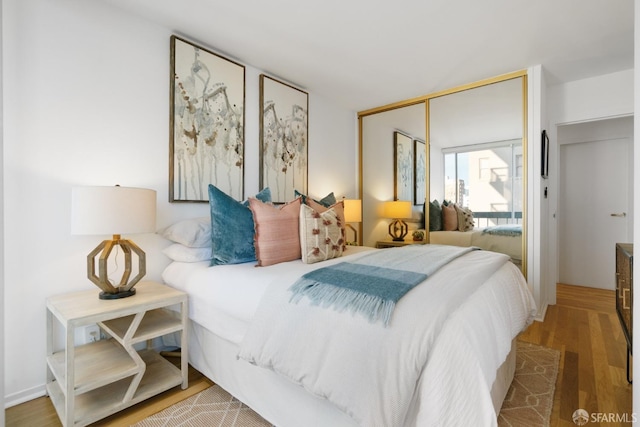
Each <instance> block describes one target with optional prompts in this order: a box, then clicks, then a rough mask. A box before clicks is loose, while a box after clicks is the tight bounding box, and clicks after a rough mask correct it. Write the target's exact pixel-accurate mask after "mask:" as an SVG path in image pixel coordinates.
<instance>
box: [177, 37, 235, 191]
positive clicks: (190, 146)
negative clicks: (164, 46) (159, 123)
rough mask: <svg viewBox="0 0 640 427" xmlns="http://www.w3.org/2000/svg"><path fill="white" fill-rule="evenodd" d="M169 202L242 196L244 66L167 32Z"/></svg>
mask: <svg viewBox="0 0 640 427" xmlns="http://www.w3.org/2000/svg"><path fill="white" fill-rule="evenodd" d="M170 80H171V83H170V85H171V90H170V109H171V111H170V117H169V122H170V133H169V135H170V138H169V140H170V141H169V202H207V201H208V200H209V196H208V187H209V184H213V185H215V186H216V187H218V188H219V189H220V190H222V191H224V192H225V193H227V194H228V195H229V196H231V197H233V198H234V199H236V200H242V199H243V198H244V104H245V67H244V66H243V65H240V64H238V63H236V62H234V61H231V60H229V59H227V58H224V57H222V56H220V55H217V54H215V53H213V52H210V51H208V50H206V49H205V48H202V47H200V46H196V45H195V44H193V43H191V42H189V41H186V40H183V39H181V38H179V37H177V36H171V79H170Z"/></svg>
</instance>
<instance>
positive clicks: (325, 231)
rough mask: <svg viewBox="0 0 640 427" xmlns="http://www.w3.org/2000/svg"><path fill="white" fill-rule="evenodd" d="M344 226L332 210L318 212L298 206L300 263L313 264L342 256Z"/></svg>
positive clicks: (304, 206)
mask: <svg viewBox="0 0 640 427" xmlns="http://www.w3.org/2000/svg"><path fill="white" fill-rule="evenodd" d="M343 227H344V224H342V223H341V219H340V217H339V215H338V212H337V211H336V209H334V208H330V209H327V210H326V211H324V212H318V211H316V210H315V209H313V208H311V207H309V206H307V205H301V206H300V249H301V250H302V261H304V262H305V263H307V264H313V263H316V262H320V261H325V260H328V259H331V258H338V257H340V256H342V252H343V251H344V232H343Z"/></svg>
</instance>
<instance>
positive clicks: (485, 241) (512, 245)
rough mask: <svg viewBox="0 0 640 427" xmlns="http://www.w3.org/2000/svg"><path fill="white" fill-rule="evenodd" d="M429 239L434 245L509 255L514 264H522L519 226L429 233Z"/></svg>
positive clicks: (520, 230)
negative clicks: (477, 249) (474, 247)
mask: <svg viewBox="0 0 640 427" xmlns="http://www.w3.org/2000/svg"><path fill="white" fill-rule="evenodd" d="M429 239H430V240H429V241H430V242H431V243H434V244H441V245H454V246H477V247H479V248H481V249H484V250H487V251H493V252H499V253H502V254H506V255H509V257H510V258H511V261H512V262H513V263H514V264H516V265H518V266H520V265H521V264H522V228H521V226H520V225H499V226H492V227H486V228H476V229H473V230H470V231H431V232H430V233H429Z"/></svg>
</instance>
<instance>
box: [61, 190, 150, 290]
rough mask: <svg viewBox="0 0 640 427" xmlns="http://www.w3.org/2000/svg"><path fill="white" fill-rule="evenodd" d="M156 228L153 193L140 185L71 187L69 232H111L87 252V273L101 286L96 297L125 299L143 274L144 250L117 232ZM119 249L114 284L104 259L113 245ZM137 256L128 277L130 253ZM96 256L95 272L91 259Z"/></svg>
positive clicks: (82, 233) (141, 231) (90, 278)
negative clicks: (135, 268) (134, 271)
mask: <svg viewBox="0 0 640 427" xmlns="http://www.w3.org/2000/svg"><path fill="white" fill-rule="evenodd" d="M155 228H156V192H155V190H148V189H144V188H130V187H120V186H119V185H116V186H114V187H75V188H73V189H72V191H71V234H74V235H112V236H113V238H112V239H111V240H104V241H103V242H102V243H100V244H99V245H98V246H97V247H96V248H95V249H94V250H93V251H91V252H90V253H89V255H87V276H88V278H89V280H91V281H92V282H93V283H94V284H95V285H96V286H98V287H99V288H100V289H102V292H100V294H99V298H100V299H119V298H126V297H129V296H131V295H134V294H135V293H136V291H135V289H134V288H133V287H134V286H135V284H136V283H138V282H139V281H140V279H142V278H143V277H144V275H145V274H146V257H145V253H144V252H143V251H142V250H141V249H140V248H139V247H138V246H137V245H136V244H135V243H133V242H132V241H131V240H126V239H122V238H121V237H120V236H121V234H134V233H153V232H155ZM118 247H119V248H120V249H122V252H123V254H124V271H123V273H122V278H121V279H120V283H119V284H118V285H114V282H113V281H112V280H111V279H109V275H108V271H107V268H108V260H109V255H110V254H111V252H112V250H113V249H114V248H118ZM132 252H133V253H135V254H136V255H137V257H138V274H137V275H136V276H135V277H133V278H132V279H131V274H132V268H131V265H132V261H131V259H132V256H131V254H132ZM98 254H99V257H98V274H97V275H96V262H95V258H96V256H97V255H98Z"/></svg>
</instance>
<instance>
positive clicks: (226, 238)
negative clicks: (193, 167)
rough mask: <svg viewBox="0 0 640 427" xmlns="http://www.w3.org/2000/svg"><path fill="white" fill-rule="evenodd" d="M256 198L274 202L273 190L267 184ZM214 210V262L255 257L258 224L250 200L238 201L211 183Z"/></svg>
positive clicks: (229, 261)
mask: <svg viewBox="0 0 640 427" xmlns="http://www.w3.org/2000/svg"><path fill="white" fill-rule="evenodd" d="M256 199H258V200H261V201H263V202H265V203H268V202H271V190H269V188H265V189H264V190H262V191H260V192H259V193H258V194H256ZM209 209H210V211H211V249H212V253H213V258H212V259H211V265H222V264H240V263H243V262H251V261H255V260H256V250H255V248H254V246H253V238H254V235H255V228H254V225H253V214H252V213H251V210H250V209H249V202H248V201H244V202H239V201H237V200H236V199H234V198H232V197H231V196H229V195H227V194H226V193H225V192H223V191H221V190H220V189H218V188H217V187H216V186H214V185H211V184H209Z"/></svg>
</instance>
